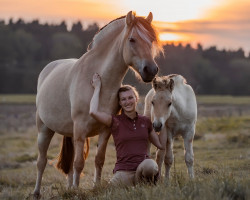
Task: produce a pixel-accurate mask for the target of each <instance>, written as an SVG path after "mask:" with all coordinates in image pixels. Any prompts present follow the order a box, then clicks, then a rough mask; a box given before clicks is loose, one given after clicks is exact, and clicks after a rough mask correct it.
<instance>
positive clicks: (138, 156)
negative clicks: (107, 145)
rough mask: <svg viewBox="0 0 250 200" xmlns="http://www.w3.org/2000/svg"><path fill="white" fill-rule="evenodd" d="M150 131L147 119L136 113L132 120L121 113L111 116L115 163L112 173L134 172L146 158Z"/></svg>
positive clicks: (150, 126)
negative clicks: (120, 171)
mask: <svg viewBox="0 0 250 200" xmlns="http://www.w3.org/2000/svg"><path fill="white" fill-rule="evenodd" d="M151 131H152V123H151V121H150V119H149V118H147V117H145V116H142V115H139V114H137V113H136V117H135V118H134V119H131V118H129V117H128V116H127V115H125V114H124V113H123V112H122V114H121V115H115V116H112V124H111V133H112V136H113V138H114V142H115V148H116V157H117V161H116V164H115V168H114V173H115V172H116V171H119V170H125V171H136V169H137V167H138V165H139V164H140V163H141V162H142V161H143V160H144V159H145V158H148V157H149V155H148V139H149V133H150V132H151Z"/></svg>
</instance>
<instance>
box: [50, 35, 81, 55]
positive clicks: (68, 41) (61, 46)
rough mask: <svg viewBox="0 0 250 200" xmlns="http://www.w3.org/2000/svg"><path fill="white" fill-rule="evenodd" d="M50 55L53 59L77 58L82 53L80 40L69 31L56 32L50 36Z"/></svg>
mask: <svg viewBox="0 0 250 200" xmlns="http://www.w3.org/2000/svg"><path fill="white" fill-rule="evenodd" d="M52 44H53V47H52V49H51V57H52V58H54V59H62V58H72V57H74V58H78V57H80V56H81V55H82V46H81V42H80V40H79V39H78V38H77V37H76V36H74V35H71V34H69V33H56V34H54V35H53V37H52Z"/></svg>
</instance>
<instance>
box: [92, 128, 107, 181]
mask: <svg viewBox="0 0 250 200" xmlns="http://www.w3.org/2000/svg"><path fill="white" fill-rule="evenodd" d="M109 137H110V131H109V130H107V129H106V130H105V131H104V132H102V133H101V134H100V135H99V138H98V146H97V152H96V156H95V176H94V183H95V185H97V184H99V183H100V181H101V176H102V167H103V165H104V161H105V153H106V148H107V143H108V140H109Z"/></svg>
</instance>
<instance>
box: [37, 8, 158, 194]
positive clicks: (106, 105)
mask: <svg viewBox="0 0 250 200" xmlns="http://www.w3.org/2000/svg"><path fill="white" fill-rule="evenodd" d="M152 19H153V15H152V13H149V15H148V16H147V17H146V18H143V17H137V16H135V14H133V13H132V12H129V13H128V14H127V15H126V17H121V18H119V19H117V20H114V21H112V22H111V23H109V24H108V25H107V26H105V27H104V28H102V29H101V30H100V31H99V33H97V34H96V35H95V37H94V39H93V42H92V45H90V47H89V50H88V51H87V52H86V53H85V54H84V55H82V56H81V57H80V58H79V59H62V60H56V61H53V62H51V63H49V64H48V65H47V66H46V67H45V68H44V69H43V70H42V72H41V73H40V75H39V78H38V87H37V98H36V106H37V112H36V124H37V129H38V139H37V141H38V150H39V154H38V159H37V180H36V186H35V190H34V196H35V197H36V198H37V197H39V196H40V187H41V181H42V175H43V172H44V169H45V166H46V163H47V150H48V147H49V144H50V141H51V139H52V137H53V135H54V133H55V132H57V133H59V134H61V135H63V137H64V138H63V144H62V149H61V153H60V159H59V163H58V165H57V166H58V167H59V168H60V169H61V170H62V171H64V173H66V174H67V178H68V187H71V186H73V187H78V185H79V181H80V174H81V172H82V170H83V167H84V162H85V159H84V154H83V149H84V146H85V145H84V144H85V140H86V138H88V137H92V136H95V135H99V139H98V149H97V154H96V158H95V177H94V182H95V183H99V182H100V179H101V172H102V167H103V164H104V160H105V152H106V146H107V142H108V139H109V137H110V130H109V129H108V128H107V127H105V126H104V125H102V124H100V123H99V122H97V121H96V120H94V119H93V118H92V117H91V116H90V115H89V104H90V99H91V97H92V95H93V87H92V86H91V85H90V81H91V79H92V77H93V74H94V73H98V74H100V75H101V77H102V90H101V94H100V102H99V106H100V108H101V110H102V111H104V112H106V113H110V114H116V113H117V111H118V108H119V107H118V100H117V91H118V89H119V88H120V86H121V84H122V81H123V78H124V76H125V74H126V73H127V71H128V69H129V67H131V68H132V69H133V70H134V71H136V73H137V74H139V76H140V77H141V79H142V80H143V81H144V82H151V81H152V80H153V78H154V77H155V75H156V74H157V72H158V66H157V64H156V63H155V61H154V57H155V55H156V54H155V52H157V51H156V50H157V49H160V43H159V40H158V35H157V34H156V31H155V30H154V28H153V27H152V25H151V22H152Z"/></svg>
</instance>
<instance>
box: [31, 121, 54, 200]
mask: <svg viewBox="0 0 250 200" xmlns="http://www.w3.org/2000/svg"><path fill="white" fill-rule="evenodd" d="M38 131H39V132H38V137H37V143H38V152H39V153H38V158H37V179H36V186H35V189H34V197H35V198H38V197H39V196H40V187H41V182H42V176H43V172H44V169H45V167H46V164H47V150H48V148H49V144H50V141H51V139H52V137H53V135H54V131H52V130H50V129H49V128H47V127H45V125H42V126H41V127H40V128H39V129H38Z"/></svg>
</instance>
